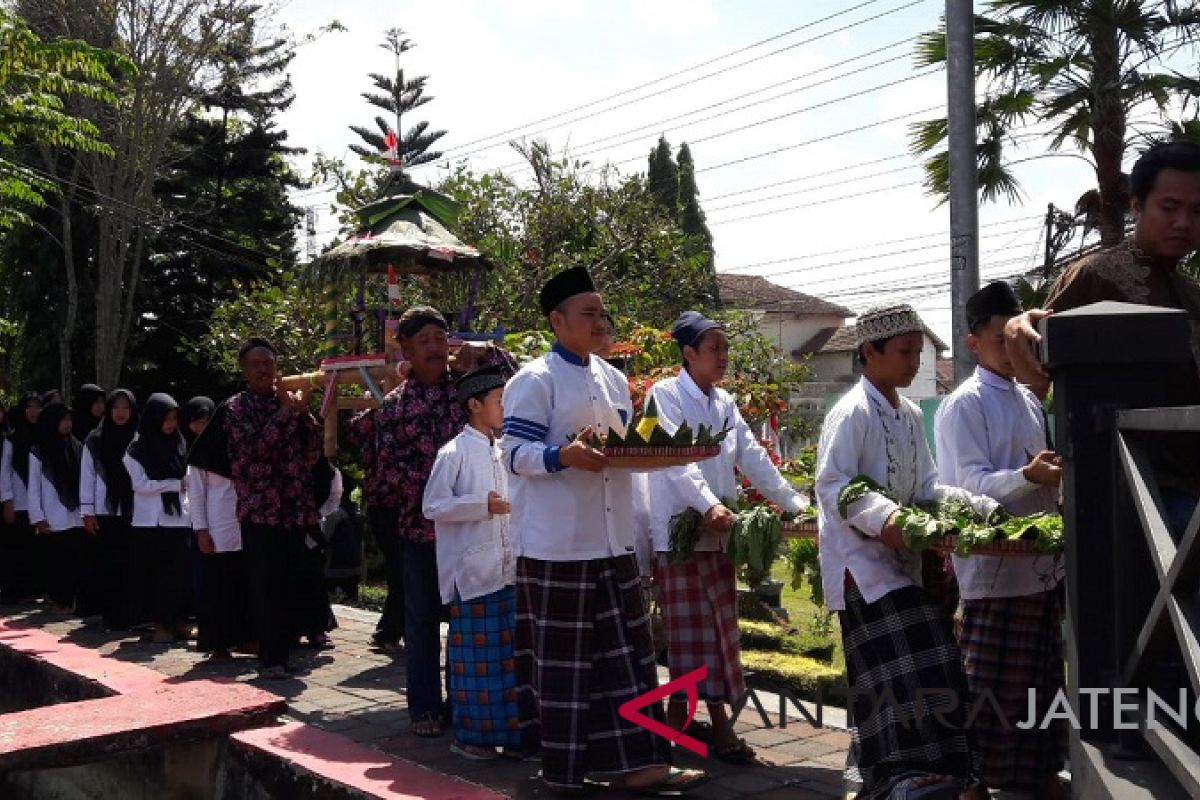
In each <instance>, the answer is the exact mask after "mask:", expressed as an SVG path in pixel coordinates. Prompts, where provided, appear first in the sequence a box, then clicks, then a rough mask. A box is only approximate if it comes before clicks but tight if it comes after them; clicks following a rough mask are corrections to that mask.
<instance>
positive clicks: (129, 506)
mask: <svg viewBox="0 0 1200 800" xmlns="http://www.w3.org/2000/svg"><path fill="white" fill-rule="evenodd" d="M121 398H124V399H125V400H126V401H128V403H129V421H128V422H126V423H125V424H124V425H118V424H117V423H115V422H113V418H112V412H113V407H114V406H116V404H117V400H119V399H121ZM136 433H137V400H135V399H134V397H133V392H131V391H129V390H128V389H114V390H113V391H112V392H111V393H110V394H109V395H108V399H107V400H105V401H104V418H103V419H102V420H101V421H100V424H99V426H97V427H96V429H95V430H94V431H92V432H91V433H89V434H88V437H87V441H86V442H84V445H85V446H86V447H87V449H88V452H89V453H91V454H92V463H93V464H95V465H96V474H97V475H99V476H100V480H102V481H104V489H105V492H106V493H107V497H108V499H107V503H108V508H107V509H106V510H107V511H108V513H109V514H113V515H118V516H126V517H127V516H130V515H131V514H133V484H131V483H130V482H129V472H128V471H126V469H125V464H124V463H122V461H121V459H123V458H124V457H125V452H126V451H127V450H128V449H129V443H130V442H132V441H133V437H134V434H136Z"/></svg>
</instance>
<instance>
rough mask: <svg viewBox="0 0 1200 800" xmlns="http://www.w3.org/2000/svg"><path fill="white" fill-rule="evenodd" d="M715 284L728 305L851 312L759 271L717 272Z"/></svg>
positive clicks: (801, 311) (802, 311)
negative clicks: (778, 281) (748, 272)
mask: <svg viewBox="0 0 1200 800" xmlns="http://www.w3.org/2000/svg"><path fill="white" fill-rule="evenodd" d="M717 285H718V287H719V290H720V292H721V303H722V305H725V306H728V307H731V308H747V309H755V310H758V311H783V312H787V313H791V314H813V315H822V316H835V317H843V318H844V317H853V316H854V312H853V311H851V310H850V309H848V308H846V307H845V306H839V305H838V304H837V303H831V302H829V301H828V300H822V299H821V298H819V297H813V296H812V295H809V294H804V293H803V292H797V291H796V290H795V289H789V288H787V287H786V286H780V285H779V284H777V283H772V282H771V281H769V280H767V279H766V278H763V277H761V276H759V275H730V274H728V273H724V272H718V273H717Z"/></svg>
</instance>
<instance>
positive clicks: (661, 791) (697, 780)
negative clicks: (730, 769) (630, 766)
mask: <svg viewBox="0 0 1200 800" xmlns="http://www.w3.org/2000/svg"><path fill="white" fill-rule="evenodd" d="M693 771H694V770H686V769H679V768H678V767H671V768H670V769H668V770H667V774H666V775H663V776H662V777H661V778H659V779H658V780H657V781H655V782H654V783H651V784H647V785H646V786H622V787H613V788H622V789H624V790H625V791H626V792H628V793H629V794H631V795H634V796H635V797H677V796H679V795H682V794H687V793H688V792H690V791H692V790H693V789H699V788H700V787H701V786H703V785H704V784H706V783H708V782H709V780H710V778H709V775H708V773H707V772H697V773H696V776H695V777H694V778H690V779H685V780H680V777H681V776H683V775H687V774H688V773H689V772H693Z"/></svg>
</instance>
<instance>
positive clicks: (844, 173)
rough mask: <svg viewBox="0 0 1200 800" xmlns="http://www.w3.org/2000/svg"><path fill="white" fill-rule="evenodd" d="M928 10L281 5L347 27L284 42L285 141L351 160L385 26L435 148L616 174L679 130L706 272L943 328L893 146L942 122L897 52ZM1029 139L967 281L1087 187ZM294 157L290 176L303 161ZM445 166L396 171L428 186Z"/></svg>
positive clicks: (309, 19) (618, 0) (920, 231)
mask: <svg viewBox="0 0 1200 800" xmlns="http://www.w3.org/2000/svg"><path fill="white" fill-rule="evenodd" d="M943 9H944V2H943V0H837V1H835V0H806V2H803V3H798V2H783V1H776V0H724V1H723V2H718V1H716V0H687V2H684V0H642V1H640V2H639V0H553V1H552V0H520V1H519V2H517V1H514V2H507V1H503V0H491V1H490V2H487V1H485V0H474V1H472V0H439V1H438V2H424V3H414V2H407V0H401V1H400V2H392V3H389V4H380V3H375V2H366V1H365V0H345V2H342V3H328V2H325V1H324V0H322V2H317V1H316V0H292V2H289V3H286V4H285V5H284V6H283V7H282V10H281V12H280V15H279V21H280V22H282V23H284V24H286V25H287V26H288V27H289V28H291V29H292V30H293V31H294V32H295V33H297V34H299V35H303V34H304V33H306V32H309V31H312V30H315V29H316V28H318V27H319V26H321V25H324V24H327V23H328V22H330V21H331V20H333V19H336V20H338V21H339V22H340V23H342V25H344V26H345V27H346V29H347V30H346V31H345V32H341V33H331V34H328V35H325V36H323V37H321V38H319V39H318V40H316V41H315V42H312V43H310V44H306V45H303V46H301V47H300V48H299V49H298V51H297V54H296V58H295V60H294V61H293V62H292V65H291V70H290V71H291V78H292V82H293V86H294V89H295V92H296V100H295V102H294V104H293V105H292V107H291V108H290V109H289V110H288V111H287V112H286V113H285V114H284V115H283V118H282V120H281V124H282V127H284V128H285V129H286V130H287V131H288V133H289V143H290V144H291V145H292V146H298V147H303V148H306V149H307V150H308V151H309V153H310V155H311V154H313V153H316V152H322V153H324V154H326V155H329V156H337V157H345V158H347V159H349V160H350V161H351V163H352V164H354V165H356V166H357V157H356V156H354V155H353V154H352V153H350V151H349V150H348V149H347V148H348V145H349V144H351V143H354V142H357V141H358V139H357V136H356V135H355V134H353V133H352V132H351V131H350V130H349V129H348V128H347V126H348V125H351V124H360V125H368V126H370V125H372V123H371V120H372V119H373V117H374V116H375V114H376V110H375V109H374V107H372V106H369V105H368V104H367V103H366V101H364V100H363V99H362V98H361V97H360V94H359V93H360V92H363V91H368V90H369V89H370V88H371V86H370V79H369V78H368V76H367V75H368V73H371V72H381V73H384V74H391V73H392V71H393V68H394V67H393V61H392V56H391V54H390V53H389V52H387V51H385V50H384V49H382V48H381V47H380V46H379V45H380V44H381V43H382V41H383V32H384V31H385V30H387V29H388V28H392V27H399V28H402V29H404V31H405V32H406V34H407V35H408V37H409V38H411V39H412V40H413V41H414V42H415V44H416V48H415V49H413V50H411V51H410V52H408V53H406V54H405V55H404V57H403V63H402V66H403V67H404V69H405V71H406V73H407V74H409V75H422V74H423V75H428V76H429V79H428V83H427V88H428V93H429V94H431V95H432V96H433V97H434V100H433V101H432V102H430V103H429V104H427V105H425V106H424V107H422V108H421V109H420V110H419V111H418V112H416V114H415V117H416V119H424V120H428V121H429V122H430V123H431V126H432V127H434V128H438V129H444V130H446V131H448V133H447V134H446V136H445V137H443V138H442V139H441V140H440V142H439V143H438V144H439V149H441V150H443V151H444V152H445V158H446V159H448V160H450V161H453V162H455V163H459V162H462V161H465V162H466V163H467V164H468V165H469V166H470V167H471V168H472V169H473V170H475V171H476V172H483V171H488V170H494V169H497V168H504V170H505V171H506V172H510V173H512V174H514V175H520V174H521V173H520V171H519V166H517V165H518V164H519V162H520V157H519V156H518V155H517V154H516V153H515V152H514V151H513V149H512V148H511V146H510V145H509V144H508V142H509V141H510V140H514V139H516V140H520V139H526V140H532V139H545V140H546V141H547V142H548V143H549V144H550V145H551V147H552V148H553V149H554V150H555V151H556V152H563V151H565V152H566V153H568V154H571V155H574V156H576V157H579V158H582V159H585V160H587V161H589V162H591V163H592V164H594V165H600V164H603V163H605V162H611V163H612V164H614V165H615V166H617V167H618V168H619V169H620V170H621V171H622V172H628V173H632V172H644V171H645V169H646V157H647V155H648V154H649V151H650V149H651V148H652V147H653V146H654V145H655V143H656V142H657V139H658V137H659V135H665V136H666V137H667V140H668V141H669V142H670V143H671V144H672V145H673V146H675V147H678V145H679V144H680V143H681V142H684V141H686V142H688V143H689V145H690V146H691V149H692V154H693V156H694V158H695V162H696V168H697V183H698V185H699V189H700V193H701V201H702V205H703V208H704V209H705V212H706V214H707V216H708V221H709V226H710V228H711V229H712V232H713V237H714V246H715V248H716V259H717V261H716V263H717V269H718V270H719V271H728V272H731V273H736V274H758V275H763V276H764V277H767V278H768V279H770V280H772V281H774V282H776V283H779V284H782V285H784V286H788V287H790V288H793V289H796V290H798V291H801V292H805V293H806V294H811V295H815V296H817V297H822V298H825V299H827V300H830V301H832V302H836V303H838V304H841V305H844V306H847V307H848V308H850V309H851V310H853V311H855V312H860V311H862V310H863V309H865V308H866V307H868V306H870V305H873V304H876V303H880V302H888V301H905V302H911V303H912V304H913V305H914V306H915V307H916V308H917V310H918V312H919V313H920V314H921V316H922V317H923V318H924V319H925V320H926V322H927V323H928V324H929V325H930V326H931V327H932V328H933V329H934V330H935V331H936V332H937V333H938V334H939V335H940V336H941V337H942V338H943V339H944V340H945V341H946V342H947V343H952V339H951V315H950V295H949V280H950V278H949V275H950V267H949V263H950V262H949V224H950V223H949V210H948V206H946V205H944V204H939V202H938V200H937V199H936V198H933V197H931V196H929V195H928V194H927V193H926V192H925V190H924V188H923V187H922V186H921V185H920V180H921V177H922V176H921V170H920V164H919V161H918V160H917V159H915V158H913V157H912V156H910V155H908V154H907V149H908V143H907V134H908V125H910V124H911V123H912V122H915V121H918V120H921V119H932V118H935V117H940V116H944V107H945V101H946V76H945V72H944V71H932V72H931V71H929V70H918V69H917V68H916V67H915V65H914V62H913V58H912V52H913V41H912V38H913V37H915V36H917V35H918V34H920V33H922V32H925V31H928V30H931V29H934V28H935V27H936V26H937V24H938V19H939V16H940V14H941V12H942V10H943ZM789 31H790V32H789ZM771 37H776V38H774V39H773V40H772V41H769V42H765V43H763V44H758V45H757V46H753V45H756V43H758V42H762V41H763V40H766V39H768V38H771ZM735 51H740V52H735ZM747 62H750V63H747ZM701 64H706V65H705V66H700V67H699V68H695V67H697V65H701ZM668 76H674V77H668ZM647 84H648V85H647ZM638 87H642V88H638ZM614 95H617V96H615V97H613V96H614ZM610 97H611V98H612V99H608V100H605V98H610ZM596 101H602V102H596ZM750 104H753V105H750ZM581 106H586V107H585V108H582V109H580V110H578V111H574V112H572V113H565V114H564V113H563V112H568V111H571V109H575V108H579V107H581ZM414 121H415V120H414ZM405 127H407V123H406V124H405ZM1045 151H1046V145H1045V142H1044V140H1041V139H1037V138H1036V137H1035V138H1031V139H1030V140H1029V142H1028V144H1027V145H1026V146H1025V147H1023V148H1022V149H1020V150H1014V151H1013V152H1012V153H1010V154H1009V158H1010V159H1013V160H1017V159H1030V160H1027V161H1024V162H1023V163H1021V164H1018V165H1017V166H1016V167H1015V168H1014V169H1015V172H1016V175H1017V177H1018V179H1019V180H1020V182H1021V186H1022V189H1023V196H1022V202H1021V203H1020V204H1018V205H1009V204H1008V203H1007V202H1001V203H999V204H988V205H984V206H982V207H981V208H980V226H981V227H980V237H981V238H980V273H981V276H982V280H983V281H984V282H986V281H987V280H988V279H992V278H998V277H1006V278H1007V277H1011V276H1014V275H1016V274H1018V273H1021V272H1023V271H1025V270H1028V269H1030V268H1032V267H1034V266H1036V265H1040V263H1041V252H1042V246H1043V245H1042V229H1043V223H1042V220H1043V217H1044V216H1045V213H1046V207H1047V204H1048V203H1054V204H1055V205H1057V206H1058V207H1060V208H1063V207H1065V208H1071V207H1073V205H1074V203H1075V200H1076V199H1077V198H1078V196H1079V195H1080V194H1082V193H1083V192H1084V191H1085V190H1086V189H1087V188H1089V187H1090V186H1093V185H1094V182H1095V178H1094V173H1093V172H1092V169H1091V166H1090V165H1089V164H1088V163H1087V162H1086V161H1084V160H1083V159H1081V158H1078V157H1072V156H1060V157H1049V158H1044V157H1039V156H1042V155H1044V153H1045ZM735 161H737V162H739V163H730V162H735ZM298 166H299V167H300V168H301V172H302V174H305V175H307V162H306V159H304V158H301V159H299V160H298ZM444 170H445V166H444V162H441V165H436V166H426V167H421V168H417V169H415V170H414V171H413V175H414V177H415V178H417V179H418V180H419V181H422V182H426V183H430V182H435V181H436V180H437V179H438V177H439V176H440V175H444V174H445V173H444ZM295 200H296V202H297V203H298V204H300V205H304V206H308V205H311V206H314V207H315V208H316V211H317V214H318V218H317V229H318V231H319V235H318V239H319V241H320V242H324V241H327V240H328V239H330V238H332V237H333V236H334V234H335V233H336V232H337V230H336V229H337V223H336V221H335V218H334V215H333V214H332V213H331V212H330V211H329V202H330V200H331V193H330V192H328V191H325V192H322V191H321V190H319V189H317V190H307V191H300V192H296V193H295ZM1074 244H1078V242H1077V241H1076V242H1075V243H1074Z"/></svg>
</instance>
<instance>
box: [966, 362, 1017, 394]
mask: <svg viewBox="0 0 1200 800" xmlns="http://www.w3.org/2000/svg"><path fill="white" fill-rule="evenodd" d="M975 379H976V380H978V381H979V382H980V383H982V384H983V385H984V386H990V387H991V388H993V389H999V390H1001V391H1005V392H1011V391H1013V390H1014V389H1016V388H1017V384H1016V383H1015V382H1013V381H1010V380H1008V379H1007V378H1003V377H1001V376H999V375H997V374H996V373H994V372H992V371H991V370H990V369H988V368H987V367H985V366H982V365H980V366H978V367H975Z"/></svg>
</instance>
